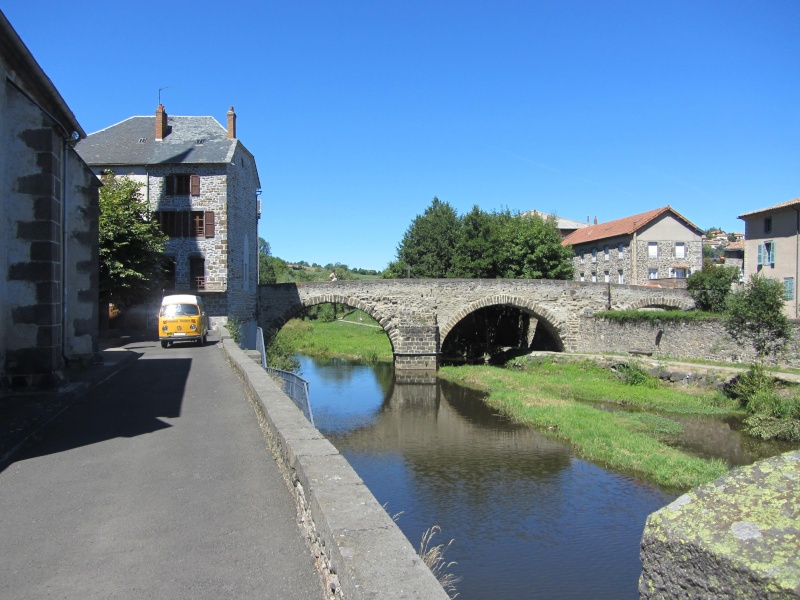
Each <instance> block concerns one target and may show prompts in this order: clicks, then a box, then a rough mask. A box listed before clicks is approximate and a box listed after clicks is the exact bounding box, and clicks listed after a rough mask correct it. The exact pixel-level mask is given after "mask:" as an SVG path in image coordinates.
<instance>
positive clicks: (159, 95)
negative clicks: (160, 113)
mask: <svg viewBox="0 0 800 600" xmlns="http://www.w3.org/2000/svg"><path fill="white" fill-rule="evenodd" d="M169 87H172V86H171V85H168V86H167V87H162V88H158V103H159V105H160V104H161V90H165V89H167V88H169Z"/></svg>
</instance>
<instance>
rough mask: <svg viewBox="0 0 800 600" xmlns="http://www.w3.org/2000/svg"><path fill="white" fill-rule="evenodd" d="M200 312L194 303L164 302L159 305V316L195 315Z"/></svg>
mask: <svg viewBox="0 0 800 600" xmlns="http://www.w3.org/2000/svg"><path fill="white" fill-rule="evenodd" d="M199 314H200V309H199V308H197V305H196V304H165V305H164V306H162V307H161V313H160V314H159V316H160V317H178V316H182V315H188V316H195V315H199Z"/></svg>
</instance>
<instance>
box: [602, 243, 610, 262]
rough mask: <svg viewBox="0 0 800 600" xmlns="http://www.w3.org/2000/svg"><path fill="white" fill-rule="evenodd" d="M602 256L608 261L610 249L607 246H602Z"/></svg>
mask: <svg viewBox="0 0 800 600" xmlns="http://www.w3.org/2000/svg"><path fill="white" fill-rule="evenodd" d="M603 257H604V260H605V261H608V259H609V258H610V250H609V247H608V246H606V247H605V248H603Z"/></svg>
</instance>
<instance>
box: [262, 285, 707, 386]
mask: <svg viewBox="0 0 800 600" xmlns="http://www.w3.org/2000/svg"><path fill="white" fill-rule="evenodd" d="M324 303H337V304H344V305H346V306H350V307H352V308H357V309H359V310H362V311H364V312H365V313H367V314H368V315H370V316H371V317H373V318H374V319H375V320H376V321H378V323H379V324H380V326H381V327H382V328H383V330H384V331H385V332H386V335H387V336H388V337H389V340H390V342H391V344H392V351H393V353H394V357H395V368H396V369H398V370H401V371H402V370H435V369H436V368H437V366H438V362H439V353H440V350H441V348H442V344H443V343H444V341H445V339H446V338H447V336H448V334H449V333H450V332H451V331H452V330H453V328H454V327H455V326H456V325H457V324H458V323H459V322H460V321H462V320H463V319H464V318H466V317H467V316H469V315H470V314H471V313H473V312H475V311H478V310H480V309H482V308H487V307H491V306H510V307H514V308H517V309H519V310H520V311H522V312H523V313H526V314H528V315H529V316H530V317H531V322H532V323H535V326H536V327H537V328H543V329H544V330H545V331H546V332H547V334H548V335H549V336H550V338H551V339H553V340H554V342H555V344H556V346H557V347H558V349H559V350H562V351H570V352H580V351H581V350H582V347H581V346H582V342H581V336H580V335H579V333H580V332H579V327H580V316H582V315H583V316H585V315H591V314H593V313H594V312H597V311H601V310H609V309H614V310H624V309H633V308H647V307H658V308H678V309H684V310H685V309H689V308H693V307H694V301H693V300H692V299H691V297H690V296H689V294H688V293H687V292H686V290H680V289H667V288H654V287H648V286H632V285H616V284H605V283H587V282H578V281H556V280H538V279H378V280H363V281H362V280H355V281H337V282H335V283H327V282H312V283H297V284H294V283H283V284H273V285H261V286H259V289H258V311H259V318H258V321H259V324H260V325H261V327H262V328H263V329H264V330H265V331H266V332H270V331H274V330H277V329H280V328H281V327H282V326H283V325H284V324H285V323H286V322H287V321H288V320H289V319H291V318H293V317H296V316H298V315H299V314H300V313H302V311H303V310H304V309H305V308H307V307H310V306H314V305H316V304H324ZM531 337H532V336H531Z"/></svg>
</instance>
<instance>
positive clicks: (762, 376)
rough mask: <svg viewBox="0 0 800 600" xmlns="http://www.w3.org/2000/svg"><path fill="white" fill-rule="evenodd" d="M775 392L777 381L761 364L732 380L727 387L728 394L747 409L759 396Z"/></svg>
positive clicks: (755, 364)
mask: <svg viewBox="0 0 800 600" xmlns="http://www.w3.org/2000/svg"><path fill="white" fill-rule="evenodd" d="M774 391H775V379H774V378H773V377H772V376H771V375H770V374H769V373H767V371H766V370H765V369H764V365H762V364H761V363H753V364H752V365H750V368H749V369H747V371H745V372H744V373H742V374H740V375H738V376H737V377H735V378H734V379H732V380H731V381H730V383H728V384H727V386H726V393H727V394H728V395H729V396H730V397H731V398H734V399H736V400H738V401H739V404H740V405H741V406H745V407H746V406H748V404H749V403H750V401H751V400H752V399H753V398H755V397H756V396H757V395H763V394H767V393H769V394H774ZM759 401H760V402H764V401H765V399H764V398H761V399H760V400H759Z"/></svg>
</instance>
